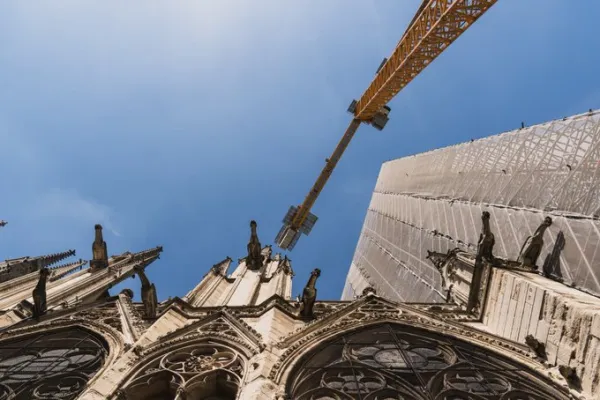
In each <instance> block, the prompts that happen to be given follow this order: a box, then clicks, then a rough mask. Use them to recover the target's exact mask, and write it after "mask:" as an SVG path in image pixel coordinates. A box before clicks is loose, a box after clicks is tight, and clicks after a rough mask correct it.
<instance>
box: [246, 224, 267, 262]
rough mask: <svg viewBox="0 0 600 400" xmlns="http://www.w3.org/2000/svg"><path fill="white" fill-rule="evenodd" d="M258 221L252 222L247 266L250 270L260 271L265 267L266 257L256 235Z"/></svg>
mask: <svg viewBox="0 0 600 400" xmlns="http://www.w3.org/2000/svg"><path fill="white" fill-rule="evenodd" d="M256 226H257V225H256V221H250V241H249V242H248V246H247V247H248V256H247V257H246V265H247V266H248V269H254V270H256V269H259V268H260V267H262V266H263V261H264V256H263V254H262V247H261V245H260V241H259V240H258V234H257V233H256Z"/></svg>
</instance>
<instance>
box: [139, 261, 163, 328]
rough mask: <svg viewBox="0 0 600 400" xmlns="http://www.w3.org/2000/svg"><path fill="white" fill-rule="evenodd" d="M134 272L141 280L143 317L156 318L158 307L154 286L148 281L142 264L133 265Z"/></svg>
mask: <svg viewBox="0 0 600 400" xmlns="http://www.w3.org/2000/svg"><path fill="white" fill-rule="evenodd" d="M134 270H135V272H136V273H137V274H138V276H139V277H140V281H141V282H142V302H143V303H144V318H146V319H154V318H156V311H157V308H158V299H157V298H156V287H155V286H154V283H150V281H149V280H148V277H147V276H146V273H145V272H144V266H143V265H137V266H135V267H134Z"/></svg>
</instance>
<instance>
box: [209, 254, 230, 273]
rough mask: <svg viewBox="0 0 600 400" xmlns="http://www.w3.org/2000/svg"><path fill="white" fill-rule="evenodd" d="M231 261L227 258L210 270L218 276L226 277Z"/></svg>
mask: <svg viewBox="0 0 600 400" xmlns="http://www.w3.org/2000/svg"><path fill="white" fill-rule="evenodd" d="M231 261H232V259H231V257H229V256H227V258H225V259H224V260H223V261H221V262H219V263H217V264H215V265H213V266H212V267H211V268H210V270H211V271H212V272H213V273H214V274H216V275H221V276H225V275H226V274H227V269H228V268H229V265H230V264H231Z"/></svg>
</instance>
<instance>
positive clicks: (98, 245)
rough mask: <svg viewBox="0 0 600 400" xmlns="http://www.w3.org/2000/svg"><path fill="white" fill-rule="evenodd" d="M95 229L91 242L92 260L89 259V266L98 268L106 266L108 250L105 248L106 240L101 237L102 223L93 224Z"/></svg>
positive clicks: (94, 268)
mask: <svg viewBox="0 0 600 400" xmlns="http://www.w3.org/2000/svg"><path fill="white" fill-rule="evenodd" d="M94 229H95V230H96V233H95V238H94V243H92V257H93V258H92V260H91V261H90V268H92V269H93V270H98V269H102V268H106V267H108V251H107V249H106V242H105V241H104V239H103V237H102V225H100V224H96V225H95V226H94Z"/></svg>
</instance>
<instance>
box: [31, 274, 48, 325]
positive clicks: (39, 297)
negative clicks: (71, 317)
mask: <svg viewBox="0 0 600 400" xmlns="http://www.w3.org/2000/svg"><path fill="white" fill-rule="evenodd" d="M49 275H50V270H49V269H48V268H42V269H40V279H39V280H38V283H37V285H36V286H35V288H34V289H33V293H32V297H33V317H34V318H35V319H39V318H40V317H41V316H42V315H44V314H46V281H47V280H48V276H49Z"/></svg>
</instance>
